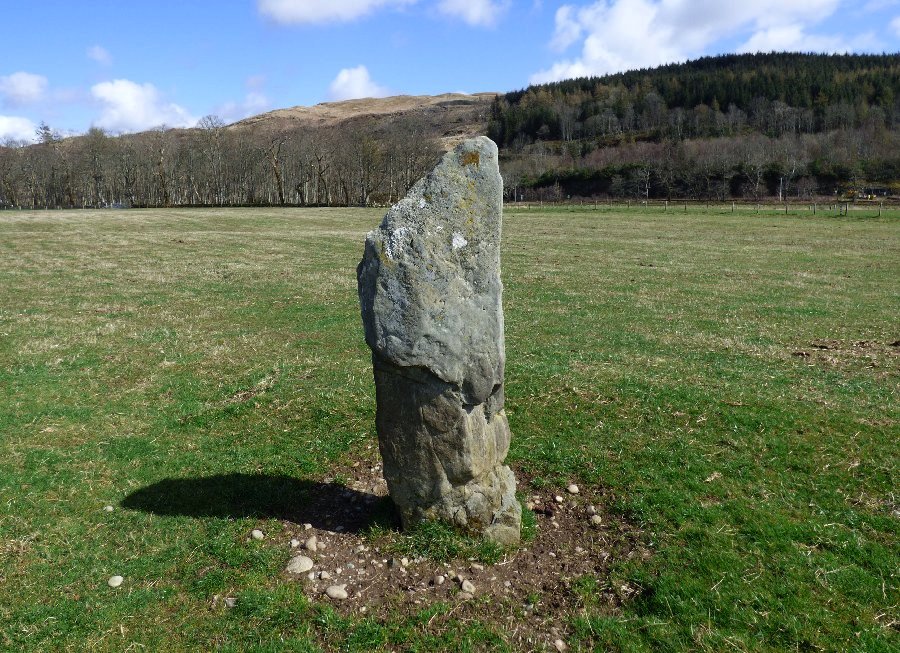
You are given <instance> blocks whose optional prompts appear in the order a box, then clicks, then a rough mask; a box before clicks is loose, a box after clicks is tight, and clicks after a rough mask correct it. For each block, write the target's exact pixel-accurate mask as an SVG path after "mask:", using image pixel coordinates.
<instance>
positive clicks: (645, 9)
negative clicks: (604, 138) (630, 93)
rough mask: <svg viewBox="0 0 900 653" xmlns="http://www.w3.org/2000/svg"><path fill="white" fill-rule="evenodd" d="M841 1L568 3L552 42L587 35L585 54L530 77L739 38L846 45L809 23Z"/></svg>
mask: <svg viewBox="0 0 900 653" xmlns="http://www.w3.org/2000/svg"><path fill="white" fill-rule="evenodd" d="M841 1H842V0H754V1H753V2H741V3H737V2H722V1H721V0H595V1H594V2H591V3H590V4H588V5H585V6H575V5H571V4H569V5H564V6H562V7H560V8H559V10H557V12H556V30H555V34H554V36H553V39H552V41H551V43H550V45H551V47H553V48H554V49H557V50H564V49H565V48H567V47H569V46H571V45H573V44H574V43H577V42H578V41H581V40H583V43H582V51H581V53H580V56H578V57H577V58H572V59H566V60H562V61H557V62H556V63H554V64H553V65H552V66H551V67H550V68H549V69H547V70H543V71H540V72H538V73H536V74H534V75H532V77H531V81H532V82H534V83H540V82H547V81H554V80H558V79H565V78H568V77H579V76H586V75H604V74H607V73H612V72H619V71H622V70H630V69H635V68H647V67H652V66H657V65H660V64H663V63H671V62H678V61H684V60H686V59H689V58H692V57H698V56H701V55H704V54H708V49H709V47H710V46H711V45H713V44H715V43H717V42H719V41H724V40H725V39H733V38H735V37H739V38H740V37H744V38H745V39H746V41H745V44H744V48H745V49H752V48H754V47H755V46H759V47H760V48H762V49H767V50H771V49H773V48H775V49H786V48H787V49H800V50H810V51H823V50H824V51H829V52H835V51H840V50H841V48H842V47H843V46H844V39H842V38H841V37H837V36H829V35H818V34H812V33H810V32H809V29H810V28H811V27H813V26H814V25H816V24H817V23H819V22H821V21H823V20H825V19H827V18H828V17H830V16H832V15H833V14H834V13H835V11H837V9H838V7H839V6H840V4H841ZM851 42H852V40H851ZM765 45H769V46H771V47H768V48H763V47H762V46H765Z"/></svg>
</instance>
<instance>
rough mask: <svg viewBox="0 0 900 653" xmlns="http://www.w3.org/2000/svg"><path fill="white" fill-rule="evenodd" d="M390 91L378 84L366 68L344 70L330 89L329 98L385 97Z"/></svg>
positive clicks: (358, 67)
mask: <svg viewBox="0 0 900 653" xmlns="http://www.w3.org/2000/svg"><path fill="white" fill-rule="evenodd" d="M389 94H390V91H388V89H386V88H385V87H383V86H379V85H378V84H376V83H375V82H374V81H373V80H372V77H371V76H370V75H369V70H368V68H366V67H365V66H357V67H356V68H344V69H343V70H342V71H341V72H339V73H338V74H337V77H335V78H334V81H332V82H331V85H330V86H329V87H328V97H329V98H330V99H332V100H354V99H357V98H367V97H385V96H387V95H389Z"/></svg>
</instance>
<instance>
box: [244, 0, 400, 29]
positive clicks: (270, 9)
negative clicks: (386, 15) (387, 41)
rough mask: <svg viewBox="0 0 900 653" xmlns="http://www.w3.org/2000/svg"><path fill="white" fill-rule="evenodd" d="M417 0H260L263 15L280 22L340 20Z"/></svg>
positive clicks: (329, 21)
mask: <svg viewBox="0 0 900 653" xmlns="http://www.w3.org/2000/svg"><path fill="white" fill-rule="evenodd" d="M416 1H417V0H327V1H324V2H323V1H321V0H257V7H258V8H259V11H260V13H261V14H263V15H264V16H267V17H268V18H271V19H272V20H274V21H275V22H277V23H283V24H303V23H313V24H315V23H337V22H344V21H349V20H355V19H357V18H360V17H362V16H365V15H367V14H370V13H372V12H373V11H375V10H376V9H382V8H397V7H405V6H408V5H412V4H415V2H416Z"/></svg>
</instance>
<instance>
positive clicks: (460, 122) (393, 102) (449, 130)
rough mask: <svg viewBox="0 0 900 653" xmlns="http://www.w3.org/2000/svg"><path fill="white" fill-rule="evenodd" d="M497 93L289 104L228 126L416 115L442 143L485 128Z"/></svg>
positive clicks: (278, 127)
mask: <svg viewBox="0 0 900 653" xmlns="http://www.w3.org/2000/svg"><path fill="white" fill-rule="evenodd" d="M496 96H497V94H496V93H475V94H473V95H467V94H464V93H443V94H441V95H397V96H394V97H386V98H363V99H358V100H345V101H343V102H323V103H321V104H317V105H315V106H311V107H302V106H298V107H290V108H288V109H276V110H274V111H269V112H268V113H262V114H259V115H257V116H252V117H250V118H246V119H244V120H241V121H238V122H236V123H234V124H232V125H230V126H229V129H234V130H240V129H247V128H249V129H253V130H264V131H282V130H286V129H291V128H297V127H301V126H302V127H334V126H336V125H340V124H342V123H345V122H357V121H359V122H365V123H369V124H371V123H375V124H376V125H377V126H382V125H379V124H378V123H381V122H383V121H385V120H389V121H390V120H394V119H397V118H399V117H411V116H416V115H418V116H419V117H421V119H422V121H423V122H424V123H425V124H427V125H428V126H429V127H430V129H429V131H433V132H435V133H436V135H438V136H439V137H440V138H441V141H442V143H443V144H444V146H445V147H448V148H449V147H452V146H453V145H455V144H456V143H457V142H459V141H460V140H462V139H464V138H467V137H470V136H473V135H476V134H483V133H485V131H486V130H487V121H488V110H489V109H490V105H491V102H492V101H493V100H494V98H495V97H496Z"/></svg>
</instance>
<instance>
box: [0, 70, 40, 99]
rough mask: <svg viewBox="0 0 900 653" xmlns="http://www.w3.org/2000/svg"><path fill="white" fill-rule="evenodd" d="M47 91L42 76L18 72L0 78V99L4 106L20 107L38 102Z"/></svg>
mask: <svg viewBox="0 0 900 653" xmlns="http://www.w3.org/2000/svg"><path fill="white" fill-rule="evenodd" d="M46 91H47V78H46V77H44V76H43V75H34V74H32V73H25V72H18V73H13V74H12V75H7V76H6V77H0V97H2V98H3V102H4V104H7V105H9V106H14V107H17V106H22V105H23V104H32V103H34V102H39V101H41V100H42V99H43V98H44V93H45V92H46Z"/></svg>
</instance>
